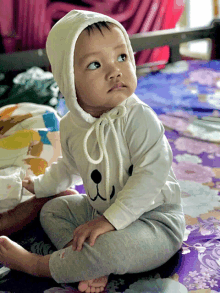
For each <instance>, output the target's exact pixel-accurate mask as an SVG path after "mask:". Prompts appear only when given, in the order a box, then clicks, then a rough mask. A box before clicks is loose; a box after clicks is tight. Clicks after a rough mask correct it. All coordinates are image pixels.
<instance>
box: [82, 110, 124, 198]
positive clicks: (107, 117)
mask: <svg viewBox="0 0 220 293" xmlns="http://www.w3.org/2000/svg"><path fill="white" fill-rule="evenodd" d="M125 114H126V108H125V107H124V106H118V107H116V108H115V109H114V111H111V112H108V113H105V114H103V115H102V116H101V117H100V118H99V119H98V120H97V121H96V122H95V123H94V124H93V125H92V126H91V127H90V129H89V130H88V131H87V133H86V135H85V138H84V142H83V149H84V153H85V156H86V158H87V160H88V161H89V162H90V163H92V164H95V165H97V164H99V163H101V161H102V160H103V157H104V158H105V169H106V184H105V185H106V195H107V202H108V203H110V193H109V189H110V188H109V178H110V168H109V157H108V153H107V149H106V139H107V135H106V138H105V137H104V127H105V125H106V124H107V123H109V126H110V128H111V130H112V133H113V136H114V139H115V144H116V151H117V152H116V153H117V156H118V160H119V183H120V185H121V187H123V159H122V155H121V151H120V144H119V140H118V136H117V132H116V130H115V126H114V123H113V120H115V119H117V118H121V117H123V116H124V115H125ZM94 130H95V132H96V138H97V142H98V146H99V151H100V156H99V158H98V159H97V160H94V159H93V158H91V156H90V155H89V153H88V148H87V142H88V138H89V136H90V135H91V133H92V132H93V131H94ZM108 132H109V131H108ZM108 132H107V134H108Z"/></svg>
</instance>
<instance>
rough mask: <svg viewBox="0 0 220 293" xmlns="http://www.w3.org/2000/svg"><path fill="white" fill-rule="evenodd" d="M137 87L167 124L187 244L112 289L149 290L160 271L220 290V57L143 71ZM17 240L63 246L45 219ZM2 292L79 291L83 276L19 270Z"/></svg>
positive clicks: (202, 289) (37, 246) (118, 279)
mask: <svg viewBox="0 0 220 293" xmlns="http://www.w3.org/2000/svg"><path fill="white" fill-rule="evenodd" d="M136 94H137V95H138V96H139V98H140V99H142V100H143V101H144V102H146V103H147V104H148V105H150V106H151V107H152V108H153V109H154V110H155V112H156V113H157V114H158V116H159V118H160V119H161V121H162V122H163V124H164V126H165V134H166V136H167V138H168V140H169V142H170V145H171V147H172V150H173V169H174V171H175V173H176V176H177V178H178V180H179V182H180V185H181V188H182V200H183V207H184V213H185V218H186V233H185V239H184V243H183V247H182V249H181V250H180V251H179V252H178V253H177V254H176V255H174V256H173V258H172V259H171V260H169V261H168V262H167V263H166V264H164V265H163V266H162V267H160V268H158V269H156V270H154V271H151V272H148V273H142V274H133V275H123V276H117V275H112V276H110V279H109V283H108V286H107V288H106V293H114V292H121V293H122V292H124V293H133V292H136V293H147V292H149V291H148V290H147V291H146V290H144V289H143V288H144V284H145V283H146V282H147V281H148V280H149V279H151V278H158V277H161V278H168V277H170V278H172V279H174V280H175V281H178V282H180V283H182V284H183V285H185V287H186V288H187V289H188V292H192V293H217V292H220V61H181V62H176V63H174V64H172V65H169V66H167V67H166V68H165V69H164V70H161V71H160V72H156V73H151V74H148V75H147V76H145V77H141V78H139V80H138V87H137V90H136ZM64 106H65V105H63V104H62V109H61V108H59V107H61V105H60V106H58V108H57V111H58V112H59V111H60V112H61V111H64V110H63V109H64ZM64 112H65V111H64ZM63 114H65V113H63ZM77 189H78V190H79V191H82V190H83V187H82V186H79V187H77ZM13 240H15V241H17V242H18V243H20V244H22V245H23V246H24V247H25V248H26V249H28V250H29V251H32V252H34V253H38V254H42V255H44V254H48V253H52V252H53V251H54V249H55V248H54V247H53V245H52V244H51V243H50V241H49V239H48V238H47V236H46V235H45V233H44V232H43V230H42V228H41V227H40V224H39V222H38V221H37V220H36V221H35V222H33V223H32V224H31V225H30V226H29V227H26V229H24V230H23V231H20V232H19V233H17V234H15V235H14V236H13ZM0 292H11V293H12V292H15V293H18V292H22V293H29V292H32V293H35V292H36V293H55V292H60V293H67V292H68V293H70V292H78V291H77V286H76V284H68V285H67V284H57V283H55V282H54V281H53V280H49V279H39V278H34V277H31V276H28V275H26V274H23V273H18V272H15V271H11V272H10V273H9V274H8V275H7V276H5V277H4V278H2V279H1V280H0Z"/></svg>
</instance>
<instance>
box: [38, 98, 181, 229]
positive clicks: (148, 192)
mask: <svg viewBox="0 0 220 293" xmlns="http://www.w3.org/2000/svg"><path fill="white" fill-rule="evenodd" d="M109 120H111V122H109ZM81 122H82V121H81ZM95 123H96V125H99V126H100V127H99V130H98V131H99V132H98V133H99V135H100V137H101V136H102V135H103V138H104V140H103V145H102V143H101V142H100V143H99V142H98V139H97V133H96V131H95V130H94V131H93V128H94V124H95ZM100 123H101V125H100ZM111 123H112V125H113V126H112V127H113V128H111V127H110V124H111ZM94 124H92V125H90V124H88V123H84V124H83V123H78V121H77V119H74V116H72V115H71V113H70V112H69V113H67V115H66V116H65V117H64V118H63V119H62V120H61V124H60V133H61V146H62V154H63V156H62V157H60V158H59V159H58V162H56V163H53V164H52V165H51V167H49V168H47V169H46V172H45V174H44V175H40V176H38V177H37V178H35V182H34V188H35V193H36V197H46V196H51V195H54V194H57V193H59V192H61V191H64V190H66V189H67V188H68V187H69V186H70V185H72V184H74V183H75V184H78V183H79V182H80V180H81V178H82V180H83V184H84V188H85V191H86V193H87V195H88V199H89V201H90V203H91V205H92V206H93V208H94V209H95V210H97V211H98V212H99V213H101V214H103V215H104V216H105V217H106V218H107V220H108V221H109V222H110V223H111V224H112V225H113V226H114V227H115V228H116V229H117V230H119V229H123V228H125V227H126V226H128V225H129V224H131V223H132V222H134V221H135V220H137V219H138V218H139V217H140V216H141V215H142V214H143V213H144V212H147V211H150V210H152V209H154V208H156V207H158V206H159V205H162V204H164V203H172V204H181V196H180V188H179V184H178V182H177V181H176V178H175V175H174V173H173V170H172V167H171V164H172V151H171V148H170V145H169V143H168V141H167V139H166V137H165V135H164V128H163V125H162V124H161V122H160V121H159V119H158V117H157V115H156V114H155V113H154V111H153V110H152V109H151V108H150V107H149V106H147V105H146V104H144V103H143V102H142V101H140V100H139V99H138V98H137V96H136V95H132V96H131V97H129V98H128V99H127V100H125V101H124V102H123V103H121V104H120V105H119V106H117V107H116V108H114V109H112V110H111V111H109V112H108V113H106V114H103V115H102V116H101V117H100V118H97V119H96V121H95V122H94ZM103 124H105V125H104V126H103ZM101 127H102V128H101ZM100 131H101V132H102V133H100ZM115 135H116V136H115ZM86 136H87V137H88V139H87V137H86ZM117 140H118V145H117ZM103 146H104V148H105V149H104V150H103V149H102V148H103ZM87 150H88V156H89V158H87V156H86V151H87ZM102 151H104V153H106V154H107V158H106V157H105V155H103V159H102V160H101V161H100V163H97V162H96V163H94V162H93V163H91V162H90V161H89V160H94V161H98V159H99V157H101V156H100V154H101V153H102ZM120 164H121V166H120ZM107 169H108V170H109V171H107Z"/></svg>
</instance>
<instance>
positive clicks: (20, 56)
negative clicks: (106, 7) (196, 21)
mask: <svg viewBox="0 0 220 293" xmlns="http://www.w3.org/2000/svg"><path fill="white" fill-rule="evenodd" d="M219 36H220V19H214V20H213V21H212V23H211V25H210V26H208V27H202V28H195V29H182V30H177V29H169V30H161V31H156V32H147V33H140V34H134V35H132V36H130V40H131V45H132V47H133V50H134V51H135V52H138V51H142V50H144V49H153V48H156V47H162V46H166V45H168V46H169V47H170V59H169V61H168V63H171V62H176V61H179V60H181V59H182V57H181V54H180V50H179V46H180V44H181V43H185V42H190V41H194V40H198V39H205V38H210V39H211V40H212V50H211V52H212V53H211V57H210V58H211V59H220V38H219ZM163 63H164V62H162V63H161V64H163ZM159 64H160V62H159V63H157V65H159ZM49 65H50V64H49V60H48V58H47V55H46V51H45V49H38V50H31V51H23V52H16V53H10V54H0V72H2V73H5V72H9V71H21V70H25V69H28V68H30V67H32V66H38V67H41V68H45V67H49ZM150 66H152V64H145V65H143V66H141V67H142V68H144V67H150Z"/></svg>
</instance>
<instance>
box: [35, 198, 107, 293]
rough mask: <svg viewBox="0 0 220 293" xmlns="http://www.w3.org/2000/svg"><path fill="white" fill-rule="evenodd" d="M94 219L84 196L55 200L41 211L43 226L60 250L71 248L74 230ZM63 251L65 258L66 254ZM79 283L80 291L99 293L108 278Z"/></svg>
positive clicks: (85, 280) (103, 277)
mask: <svg viewBox="0 0 220 293" xmlns="http://www.w3.org/2000/svg"><path fill="white" fill-rule="evenodd" d="M92 219H93V209H92V207H91V205H90V204H89V203H88V200H87V198H86V196H84V195H77V196H74V197H66V198H65V197H63V198H62V199H56V200H53V201H51V202H50V203H48V204H46V205H45V206H44V208H43V209H42V211H41V223H42V226H43V228H44V230H45V231H46V233H47V234H48V236H49V237H50V239H51V241H52V242H53V243H54V245H55V246H56V247H57V248H58V249H61V248H63V247H69V246H71V245H72V238H73V231H74V229H75V228H77V227H78V226H79V225H81V224H84V223H85V222H87V221H90V220H92ZM69 240H70V241H69ZM66 243H67V244H66ZM62 251H63V252H62V255H63V256H64V254H65V252H64V250H62ZM70 253H71V254H72V253H74V252H73V251H72V252H70ZM76 263H77V261H76ZM82 280H84V281H82ZM79 281H80V282H79V286H78V289H79V291H81V292H97V293H98V292H102V291H103V290H104V287H105V286H106V284H107V282H108V277H107V276H102V277H98V278H94V279H91V278H90V279H88V278H87V279H85V278H82V279H79Z"/></svg>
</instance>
